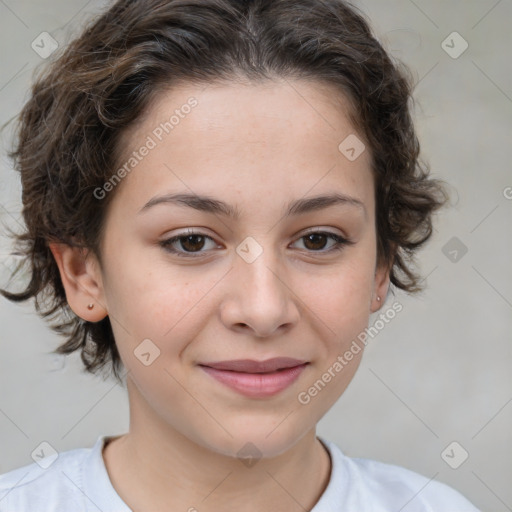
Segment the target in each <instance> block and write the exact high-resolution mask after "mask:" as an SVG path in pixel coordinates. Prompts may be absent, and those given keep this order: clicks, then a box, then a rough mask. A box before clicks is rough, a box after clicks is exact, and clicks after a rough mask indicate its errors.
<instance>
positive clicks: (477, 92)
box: [0, 0, 512, 512]
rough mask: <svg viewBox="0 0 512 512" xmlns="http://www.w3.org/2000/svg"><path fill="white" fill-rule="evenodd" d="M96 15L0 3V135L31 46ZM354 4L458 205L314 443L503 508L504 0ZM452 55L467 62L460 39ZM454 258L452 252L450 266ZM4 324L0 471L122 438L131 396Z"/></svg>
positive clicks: (54, 4)
mask: <svg viewBox="0 0 512 512" xmlns="http://www.w3.org/2000/svg"><path fill="white" fill-rule="evenodd" d="M103 5H105V2H99V1H90V2H86V1H84V0H46V1H38V2H35V1H27V0H18V1H13V0H0V20H1V21H0V27H1V30H0V38H1V43H2V56H1V76H0V115H1V119H0V122H5V121H7V120H8V119H9V118H11V117H12V116H14V115H15V114H16V113H17V112H18V111H19V109H20V108H21V106H22V105H23V103H24V101H25V100H26V99H27V97H28V90H29V87H30V83H31V77H32V72H33V70H34V68H35V66H37V65H38V64H40V63H41V62H42V61H43V59H42V58H41V57H39V56H38V55H37V54H36V53H35V52H34V51H33V50H32V48H31V43H32V41H33V40H34V39H35V38H36V37H37V36H38V35H39V34H40V33H41V32H43V31H46V32H49V33H50V34H51V35H52V36H53V37H54V38H55V39H56V40H57V41H58V42H59V44H60V45H62V44H65V43H66V42H67V41H69V39H70V38H71V37H72V36H73V35H75V34H76V33H77V30H78V29H79V27H80V26H81V25H82V24H83V22H84V20H86V19H87V18H88V17H90V16H91V15H92V14H94V13H96V12H97V11H98V9H99V8H100V7H101V6H103ZM357 5H359V6H360V7H361V8H362V9H363V11H365V12H366V13H367V14H368V15H369V17H370V19H371V20H372V22H373V26H374V29H375V32H376V34H377V35H378V36H379V38H380V39H381V41H382V42H383V44H384V45H385V46H386V48H387V49H388V50H389V51H390V52H391V53H392V54H393V55H394V56H396V57H397V58H400V59H402V60H404V61H405V62H406V63H407V64H408V65H409V66H411V68H412V70H413V72H414V76H415V82H416V84H417V85H416V88H415V94H414V95H415V99H416V110H415V117H416V122H417V128H418V133H419V137H420V140H421V142H422V155H423V157H424V159H426V160H427V161H428V162H429V163H430V165H431V168H432V173H433V174H434V175H435V176H437V177H441V178H443V179H444V180H446V181H447V182H449V183H450V184H451V193H452V197H453V206H452V207H451V208H449V209H446V210H444V211H443V212H442V214H441V215H440V216H439V217H438V218H437V223H436V233H435V236H434V238H433V239H432V241H431V242H430V244H429V245H428V247H426V248H425V250H423V252H422V253H421V255H420V265H421V270H422V272H423V275H424V276H426V277H425V278H426V280H427V290H426V292H425V293H424V294H422V295H421V296H416V297H409V296H407V295H406V294H403V293H401V292H397V295H396V297H395V298H393V297H392V296H390V297H389V298H388V301H387V303H386V304H385V305H384V309H383V311H384V310H385V309H386V308H387V307H390V306H391V304H392V302H393V301H394V300H398V301H399V302H401V303H402V305H403V308H404V309H403V311H402V312H400V313H399V314H398V315H397V316H396V317H395V319H393V320H392V321H391V322H390V323H389V324H388V325H386V327H385V328H384V329H382V330H381V331H380V332H379V334H378V336H376V337H375V338H374V339H371V340H370V343H369V345H368V348H367V350H366V354H365V357H364V359H363V363H362V366H361V368H360V369H359V371H358V373H357V375H356V377H355V379H354V381H353V382H352V384H351V385H350V386H349V388H348V390H347V391H346V393H345V394H344V395H343V396H342V397H341V398H340V400H339V401H338V402H337V404H336V406H335V407H333V408H332V409H331V410H330V411H329V413H328V414H327V415H326V416H325V417H324V418H323V419H322V420H321V422H320V423H319V426H318V434H320V435H322V436H324V437H326V438H328V439H331V440H332V441H334V442H336V443H337V444H338V445H339V446H340V447H341V448H342V449H343V450H344V451H345V453H347V454H348V455H350V456H359V457H367V458H372V459H377V460H381V461H385V462H388V463H393V464H398V465H401V466H405V467H407V468H410V469H412V470H414V471H417V472H419V473H422V474H424V475H425V476H427V477H428V478H434V479H436V480H439V481H442V482H445V483H447V484H449V485H451V486H452V487H455V488H456V489H458V490H459V491H460V492H462V493H463V494H464V495H466V496H467V497H468V498H469V499H470V500H472V501H473V503H474V504H475V505H476V506H478V507H480V508H481V509H482V510H492V511H496V512H504V511H506V510H512V485H511V482H512V462H511V461H512V457H510V454H511V453H512V436H511V424H512V421H511V420H512V403H511V402H512V385H511V384H512V372H511V361H512V355H511V343H510V337H511V336H510V332H511V327H512V315H511V308H512V286H511V285H512V276H511V274H512V268H511V265H510V263H509V262H510V254H511V248H512V247H511V246H512V240H511V231H510V215H511V209H512V200H511V199H510V198H511V197H512V188H510V187H512V174H511V172H510V157H511V156H512V155H511V152H510V136H511V133H512V130H511V128H512V127H511V124H512V123H511V119H512V73H511V69H510V56H509V51H510V48H511V47H512V38H511V30H510V23H511V21H512V2H511V1H510V0H501V1H497V0H471V1H469V0H464V1H463V0H459V1H456V0H451V1H448V2H446V1H444V2H443V1H441V0H428V1H427V0H425V1H421V2H420V0H416V1H415V2H413V1H412V0H400V1H398V0H395V1H393V0H366V1H365V2H358V3H357ZM454 31H457V32H458V33H459V34H460V35H461V36H462V37H463V38H464V40H466V41H467V43H468V45H469V47H468V48H467V50H466V51H465V52H464V53H462V55H460V56H459V57H458V58H452V57H451V56H450V55H448V54H447V53H446V51H445V50H444V49H443V47H442V42H443V41H444V40H445V39H446V38H447V36H448V35H449V34H451V33H452V32H454ZM448 44H449V45H450V46H453V47H454V48H453V49H452V51H456V50H458V49H459V48H461V46H460V42H458V41H457V40H456V39H454V40H453V43H452V42H451V40H450V38H449V39H448ZM9 133H10V131H9V130H5V131H4V133H3V134H2V137H3V138H2V144H3V146H2V160H1V169H0V221H1V222H5V223H6V224H7V225H9V226H12V227H13V228H14V229H16V227H17V226H18V223H19V222H20V213H19V212H20V208H21V190H20V185H19V179H18V174H17V173H15V172H13V171H12V169H11V165H10V162H9V161H8V159H7V157H6V155H5V149H6V144H7V142H8V135H9ZM507 157H508V158H507ZM507 187H508V188H507ZM507 219H508V221H509V223H508V225H507ZM453 237H456V240H452V239H453ZM446 244H448V245H446ZM453 244H455V245H453ZM457 244H458V248H457ZM463 246H464V247H466V248H467V253H466V254H464V255H462V251H461V250H460V248H461V247H463ZM454 248H455V250H456V251H457V254H455V253H453V252H451V253H450V251H453V249H454ZM0 255H1V259H0V285H2V286H5V285H6V284H7V278H8V275H9V268H12V265H13V263H14V260H13V258H12V257H10V256H9V246H8V241H7V240H6V238H5V237H3V236H2V237H1V238H0ZM461 256H462V257H461ZM454 260H455V261H454ZM15 285H16V283H13V286H14V287H15ZM375 320H376V318H372V319H371V323H373V321H375ZM0 322H1V331H0V343H1V345H0V346H1V357H0V390H1V394H0V439H1V441H0V443H1V447H0V453H1V457H0V473H3V472H6V471H9V470H11V469H14V468H16V467H19V466H21V465H25V464H28V463H31V462H32V459H31V455H30V454H31V453H32V451H33V450H34V449H35V448H36V446H38V445H39V443H40V442H41V441H48V442H49V443H50V444H51V445H52V446H54V447H55V448H56V449H57V450H58V451H63V450H69V449H72V448H78V447H86V446H91V445H92V444H93V443H94V441H95V440H96V439H97V437H98V436H99V435H102V434H116V433H122V432H125V431H126V430H127V428H128V407H127V397H126V392H125V390H124V389H123V388H122V387H120V386H118V385H116V384H114V382H113V381H103V380H102V379H101V378H100V377H93V376H90V375H87V374H85V373H84V372H82V370H81V363H80V360H79V358H78V356H76V357H75V355H73V356H70V357H68V358H66V359H64V358H62V357H61V356H53V355H50V354H49V352H50V350H52V349H53V348H55V347H56V346H57V344H58V343H59V341H60V340H59V338H58V337H57V335H55V334H53V333H52V332H51V331H50V329H49V328H48V327H47V326H46V324H45V323H44V322H43V321H42V320H40V319H39V318H38V317H37V316H36V314H35V313H34V309H33V306H32V304H30V303H28V304H24V305H15V304H12V303H10V302H8V301H7V300H1V301H0ZM453 441H456V442H457V443H458V445H457V446H456V447H455V449H454V451H453V452H452V451H450V450H448V453H449V455H451V459H450V460H451V462H452V465H454V464H455V463H457V462H458V461H460V460H461V456H462V454H463V452H462V449H464V450H466V451H467V452H468V454H469V457H468V459H467V460H466V461H465V462H464V463H463V464H461V465H460V466H459V467H458V468H457V469H452V468H451V467H450V466H449V465H448V464H447V463H446V462H445V461H444V460H443V459H442V457H441V453H442V452H443V450H444V449H445V448H446V447H447V446H448V445H449V444H450V443H452V442H453Z"/></svg>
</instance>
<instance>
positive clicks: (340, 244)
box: [160, 230, 354, 258]
mask: <svg viewBox="0 0 512 512" xmlns="http://www.w3.org/2000/svg"><path fill="white" fill-rule="evenodd" d="M313 234H320V235H327V236H328V237H329V238H332V239H333V240H334V241H335V242H336V243H335V244H334V245H333V246H332V247H331V248H330V249H328V250H326V251H322V250H319V251H307V252H309V253H313V254H331V253H333V252H335V251H342V250H343V249H344V248H345V246H347V245H353V244H354V242H353V241H351V240H349V239H348V238H344V237H342V236H340V235H338V234H336V233H332V232H330V231H320V230H313V231H309V232H308V233H305V234H304V235H302V236H301V237H299V238H298V239H297V240H300V239H302V238H305V237H307V236H309V235H313ZM188 236H202V237H203V238H208V239H210V240H212V241H214V240H213V238H212V237H211V236H208V235H205V234H204V233H200V232H197V231H193V230H189V231H187V232H186V233H182V234H181V235H177V236H173V237H172V238H168V239H167V240H162V241H161V242H160V245H161V246H162V247H163V248H164V250H165V251H167V252H170V253H171V254H174V255H176V256H179V257H182V258H199V257H201V255H202V254H203V253H204V252H206V251H199V252H196V253H193V252H182V251H177V250H176V249H173V248H172V245H173V244H174V243H175V242H178V241H180V240H182V239H185V238H187V237H188Z"/></svg>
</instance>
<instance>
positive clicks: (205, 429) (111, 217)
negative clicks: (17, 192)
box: [51, 79, 389, 512]
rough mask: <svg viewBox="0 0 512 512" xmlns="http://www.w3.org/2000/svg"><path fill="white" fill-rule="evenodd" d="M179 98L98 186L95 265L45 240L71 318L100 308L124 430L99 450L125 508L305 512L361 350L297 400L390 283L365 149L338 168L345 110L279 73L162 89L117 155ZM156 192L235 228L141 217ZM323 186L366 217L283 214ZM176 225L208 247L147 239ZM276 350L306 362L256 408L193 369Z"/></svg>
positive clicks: (320, 485)
mask: <svg viewBox="0 0 512 512" xmlns="http://www.w3.org/2000/svg"><path fill="white" fill-rule="evenodd" d="M191 96H193V97H195V98H196V99H197V101H198V105H197V106H196V107H195V108H193V109H192V111H191V112H190V113H189V114H188V115H187V116H185V117H184V119H181V120H180V123H179V125H177V126H175V128H174V130H173V131H171V132H170V133H169V134H166V135H164V137H163V139H162V141H161V142H160V143H159V144H158V145H157V147H156V148H154V149H152V150H151V151H150V152H149V154H148V155H147V156H146V157H145V158H144V159H143V160H142V161H141V162H140V163H139V164H138V165H137V166H136V167H135V168H134V169H133V171H132V172H131V173H130V174H129V175H127V176H126V177H125V178H124V179H123V181H122V182H121V184H120V185H118V187H117V188H116V190H114V191H113V192H110V193H114V194H115V197H114V198H113V201H112V203H111V205H110V208H109V210H108V213H107V217H106V229H105V232H104V238H103V239H102V248H101V251H102V252H101V254H102V263H103V264H102V265H100V264H99V262H98V260H97V259H96V258H95V257H94V255H93V254H92V253H89V254H87V253H85V256H87V257H84V253H83V252H82V251H79V250H78V249H76V248H71V247H68V246H66V245H63V244H51V250H52V252H53V254H54V257H55V259H56V261H57V264H58V266H59V269H60V273H61V276H62V281H63V284H64V287H65V290H66V296H67V300H68V302H69V305H70V307H71V308H72V309H73V311H74V312H75V313H76V314H77V315H79V316H80V317H81V318H83V319H84V320H88V321H90V322H97V321H99V320H101V319H103V318H104V317H105V316H106V315H107V314H108V315H110V319H111V322H112V328H113V331H114V335H115V339H116V344H117V346H118V349H119V352H120V355H121V359H122V361H123V363H124V365H125V367H126V369H127V371H128V373H127V377H126V382H127V389H128V394H129V403H130V428H129V432H128V433H127V434H125V435H123V436H120V437H117V438H115V439H114V440H113V441H112V442H111V443H110V444H108V445H107V447H106V449H105V450H104V453H103V456H104V460H105V463H106V467H107V471H108V473H109V476H110V479H111V481H112V484H113V486H114V488H115V489H116V491H117V492H118V494H119V495H120V496H121V498H122V499H123V500H124V501H125V502H126V503H127V504H128V506H129V507H130V508H132V510H134V511H143V510H164V507H165V510H183V511H187V510H190V511H192V510H194V508H192V507H195V508H196V509H197V510H198V511H199V512H204V511H219V510H221V511H222V510H241V511H246V512H252V511H261V510H289V511H300V512H303V511H304V510H310V509H311V508H312V507H313V506H314V505H315V503H316V502H317V501H318V499H319V498H320V496H321V495H322V493H323V492H324V490H325V488H326V486H327V484H328V481H329V477H330V471H331V464H330V458H329V455H328V452H327V451H326V450H325V448H324V447H323V445H322V444H321V442H320V441H319V440H318V439H317V438H316V434H315V427H316V424H317V423H318V421H319V420H320V419H321V418H322V416H323V415H324V414H325V413H326V412H327V411H328V410H329V409H330V408H331V406H332V405H333V404H334V403H335V402H336V400H337V399H338V398H339V397H340V395H341V394H342V393H343V392H344V390H345V389H346V387H347V386H348V384H349V383H350V381H351V379H352V377H353V376H354V373H355V371H356V369H357V367H358V365H359V362H360V358H361V355H362V352H363V351H362V350H361V352H359V353H358V354H357V355H354V358H353V359H352V360H351V361H350V363H349V364H347V365H346V366H345V367H344V368H343V370H342V371H341V372H339V373H337V374H336V377H335V378H333V379H332V380H331V381H330V382H329V383H328V384H327V385H326V386H325V388H324V389H323V390H322V391H321V392H320V393H318V394H317V396H315V397H314V398H312V399H311V401H310V402H309V403H308V404H307V405H302V404H301V403H299V401H298V399H297V397H298V394H299V393H300V392H301V391H305V390H307V389H308V388H309V387H310V386H311V385H312V384H313V383H314V382H315V381H316V380H317V379H319V378H321V375H322V374H323V373H324V372H325V371H326V370H327V369H328V368H329V367H332V365H333V363H334V362H335V361H336V359H337V357H338V356H339V355H343V354H344V353H345V351H346V350H348V348H349V347H350V345H351V343H352V341H353V340H354V339H355V338H356V337H357V335H358V334H359V333H360V332H361V331H363V330H364V328H365V327H367V326H368V322H369V315H370V313H372V312H375V311H377V310H378V309H379V308H380V307H381V304H382V303H383V302H384V298H385V297H386V293H387V290H388V286H389V268H385V267H383V266H382V267H381V266H377V258H376V256H377V254H376V231H375V201H374V183H373V177H372V173H371V155H370V151H369V150H368V146H367V149H366V150H365V151H364V152H363V153H362V154H361V155H360V156H359V157H358V158H357V159H356V160H354V161H349V160H348V159H347V158H346V157H345V156H344V155H343V154H342V153H341V152H340V151H339V150H338V145H339V144H340V142H341V141H343V140H344V139H345V138H346V137H347V136H348V135H350V134H355V133H356V132H355V130H354V128H353V127H352V126H351V124H350V121H349V118H348V116H347V112H348V108H349V104H348V103H347V101H346V100H345V99H344V98H343V97H341V96H340V94H339V92H338V91H337V90H335V89H333V88H332V86H330V85H326V84H321V83H318V82H311V81H310V82H306V81H301V80H296V81H290V80H283V79H279V80H277V79H276V80H274V81H269V82H265V83H259V84H248V83H247V84H246V83H239V82H236V83H235V82H230V83H223V84H215V85H214V84H209V85H208V86H207V87H205V86H203V87H199V86H195V85H190V84H183V85H180V86H179V87H175V88H173V89H172V90H169V91H165V92H161V93H160V94H159V95H158V96H157V98H156V101H155V102H153V104H152V105H151V106H150V108H149V109H148V111H147V112H146V113H145V116H144V117H143V118H142V119H141V121H140V122H138V123H136V124H135V125H134V126H133V127H131V129H130V130H129V131H128V132H126V133H125V134H124V137H123V140H122V146H121V147H123V148H124V150H125V153H124V157H126V159H127V158H128V157H129V155H130V153H131V152H132V151H134V150H136V149H137V148H140V146H141V145H142V144H144V141H145V140H146V138H147V136H148V135H150V134H151V133H152V131H153V130H154V129H155V127H157V126H158V125H159V124H160V123H161V122H163V121H165V120H168V119H169V117H170V115H171V114H172V112H173V111H174V110H175V109H176V108H180V106H181V105H183V104H185V103H186V102H187V99H188V98H190V97H191ZM357 136H358V137H359V139H361V140H363V139H362V136H361V135H359V134H358V135H357ZM124 161H126V160H124ZM121 165H122V163H121ZM170 192H184V193H194V194H199V195H208V196H211V197H213V198H216V199H219V200H222V201H225V202H226V203H229V204H231V205H233V206H234V207H236V208H237V209H238V210H239V211H240V214H241V215H240V218H239V219H231V218H228V217H223V216H222V215H220V214H212V213H206V212H201V211H197V210H195V209H192V208H190V207H185V206H179V205H175V204H169V203H167V204H165V203H164V204H158V205H155V206H153V207H151V208H148V209H147V210H144V211H143V213H138V212H139V210H141V208H142V207H143V206H144V205H145V204H146V202H147V201H149V200H150V199H151V198H153V197H154V196H157V195H161V194H163V193H170ZM332 192H338V193H340V194H345V195H348V196H351V197H353V198H356V199H357V200H359V201H361V203H362V204H363V205H364V208H360V207H357V206H354V205H352V204H338V205H334V206H330V207H328V208H324V209H321V210H318V211H311V212H307V213H304V214H301V215H296V216H292V217H289V218H287V217H283V213H284V211H285V208H286V206H287V205H288V203H289V202H290V201H293V200H297V199H301V198H304V197H313V196H317V195H322V194H326V193H332ZM187 228H194V230H195V231H199V232H200V233H202V234H205V235H207V236H209V237H211V238H212V240H210V239H206V240H204V241H203V242H202V243H201V241H200V240H199V242H198V241H195V242H194V244H192V245H190V244H189V245H187V244H186V241H183V239H182V243H181V244H180V242H175V243H174V245H173V247H174V248H175V249H176V250H178V251H181V252H182V253H185V255H186V254H187V252H186V251H187V250H188V251H189V252H188V254H190V252H191V251H196V252H195V253H194V254H195V255H197V254H198V253H199V257H194V254H193V255H192V256H185V257H180V256H177V255H173V254H171V253H169V252H167V251H166V249H165V248H164V247H162V246H160V245H159V242H161V241H162V240H165V239H168V238H170V237H172V236H177V235H183V234H184V233H186V229H187ZM312 228H318V230H320V231H322V232H324V233H325V232H331V233H334V234H337V235H341V236H344V237H345V238H349V239H350V240H352V241H353V242H354V243H353V244H352V245H346V246H344V247H343V249H342V250H341V251H331V252H330V253H329V252H327V251H328V249H329V248H331V247H332V246H333V245H334V244H335V241H334V240H333V239H331V238H330V237H328V236H326V237H324V238H320V239H318V240H316V241H315V240H313V241H309V242H308V240H307V239H305V238H303V237H304V236H305V235H306V234H307V232H308V231H309V230H311V229H312ZM247 237H252V238H254V239H255V240H256V241H257V243H258V244H259V246H260V247H261V249H262V250H263V252H262V253H261V254H260V255H259V256H258V257H257V258H256V259H255V260H254V261H253V262H251V263H248V262H247V261H246V260H244V259H243V258H242V257H240V256H239V255H238V253H237V252H236V249H237V247H238V246H239V245H240V244H241V243H242V242H243V241H244V240H245V239H246V238H247ZM377 296H380V297H381V298H382V300H381V301H380V302H378V301H377ZM91 302H92V303H94V304H95V307H94V308H93V309H92V310H88V309H87V304H89V303H91ZM144 339H150V340H152V342H153V343H154V344H155V345H156V346H157V347H158V348H159V350H160V356H159V357H157V358H156V359H155V360H154V361H153V362H152V363H151V364H150V365H149V366H145V365H144V364H142V363H141V361H140V360H139V359H138V358H137V357H136V356H135V354H134V350H135V349H136V348H137V346H138V345H139V344H140V343H141V342H142V340H144ZM276 356H289V357H295V358H299V359H304V360H306V361H308V362H309V363H310V364H309V365H308V366H307V367H306V368H305V370H304V371H303V372H302V374H301V375H300V376H299V378H298V379H297V380H296V381H295V382H294V383H293V384H292V385H291V386H290V387H288V388H287V389H285V390H284V391H282V392H280V393H279V394H277V395H274V396H273V397H268V398H264V399H262V398H258V399H256V398H248V397H246V396H244V395H241V394H239V393H237V392H236V391H234V390H232V389H230V388H228V387H226V386H224V385H223V384H221V383H219V382H217V381H216V380H214V379H213V378H212V377H211V376H210V375H208V374H206V373H205V372H204V371H203V370H201V368H200V367H199V366H198V363H204V362H211V361H219V360H228V359H244V358H247V359H257V360H265V359H268V358H271V357H276ZM248 442H251V443H253V444H254V445H255V446H256V447H257V449H258V450H259V452H260V453H261V457H262V458H261V459H260V460H259V461H258V462H257V463H256V464H255V465H253V466H250V467H249V466H247V465H245V464H242V463H241V461H240V459H239V458H238V457H237V452H238V451H239V450H240V449H241V448H242V447H243V446H244V445H246V443H248ZM248 496H250V499H247V497H248Z"/></svg>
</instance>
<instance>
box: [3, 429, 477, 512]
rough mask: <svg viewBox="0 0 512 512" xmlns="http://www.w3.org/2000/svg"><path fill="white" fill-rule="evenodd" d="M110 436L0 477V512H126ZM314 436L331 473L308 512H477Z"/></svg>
mask: <svg viewBox="0 0 512 512" xmlns="http://www.w3.org/2000/svg"><path fill="white" fill-rule="evenodd" d="M111 437H115V436H100V437H98V440H97V441H96V443H95V445H94V446H93V447H92V448H78V449H74V450H68V451H65V452H62V453H60V454H58V456H57V458H56V459H55V460H53V462H52V459H51V458H50V457H51V456H49V457H45V458H42V459H41V460H40V461H39V462H38V463H35V462H34V463H32V464H28V465H26V466H23V467H21V468H18V469H14V470H12V471H10V472H8V473H4V474H3V475H0V512H50V511H52V512H55V511H57V510H58V511H59V512H98V511H101V512H131V510H130V508H129V507H128V506H127V505H126V503H124V502H123V500H122V499H121V498H120V497H119V495H118V494H117V492H116V491H115V489H114V487H113V486H112V483H111V482H110V479H109V476H108V473H107V470H106V467H105V463H104V460H103V456H102V450H103V446H104V443H105V441H107V440H108V439H110V438H111ZM317 437H318V439H319V440H320V441H321V442H322V443H323V444H324V446H325V447H326V448H327V450H328V451H329V454H330V456H331V461H332V469H331V477H330V479H329V483H328V485H327V488H326V489H325V491H324V493H323V494H322V496H321V497H320V500H319V501H318V502H317V504H316V505H315V506H314V507H313V509H312V510H311V511H310V512H399V511H400V512H479V511H478V509H476V508H475V507H474V506H473V505H472V504H471V503H470V502H469V501H468V500H466V499H465V498H464V497H463V496H461V495H460V494H459V493H458V492H456V491H454V490H453V489H452V488H450V487H448V486H447V485H445V484H442V483H439V482H436V481H434V480H429V479H428V478H425V477H424V476H421V475H419V474H417V473H414V472H412V471H409V470H407V469H405V468H402V467H399V466H393V465H389V464H384V463H382V462H376V461H373V460H368V459H358V458H350V457H347V456H345V455H344V454H343V453H342V452H341V450H340V449H339V447H338V446H337V445H335V444H334V443H333V442H331V441H327V440H324V439H323V438H322V437H320V436H317ZM43 453H44V452H43ZM53 457H55V455H54V456H53ZM48 464H50V465H48ZM41 466H43V467H41ZM44 467H46V469H44ZM197 508H198V510H200V508H201V507H199V506H198V507H197Z"/></svg>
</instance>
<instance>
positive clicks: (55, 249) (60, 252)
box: [49, 243, 108, 322]
mask: <svg viewBox="0 0 512 512" xmlns="http://www.w3.org/2000/svg"><path fill="white" fill-rule="evenodd" d="M49 248H50V250H51V252H52V254H53V257H54V258H55V261H56V262H57V266H58V267H59V272H60V277H61V280H62V285H63V286H64V290H65V291H66V299H67V301H68V304H69V307H70V308H71V309H72V310H73V312H74V313H75V314H76V315H78V316H79V317H81V318H82V319H83V320H86V321H88V322H99V321H100V320H103V318H105V317H106V316H107V314H108V311H107V307H106V303H105V296H104V291H103V280H102V278H101V271H100V265H99V262H98V260H97V258H96V256H95V255H94V254H93V253H92V252H89V251H86V250H84V249H82V248H78V247H70V246H69V245H65V244H60V243H50V244H49ZM90 305H92V308H91V307H88V306H90Z"/></svg>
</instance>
